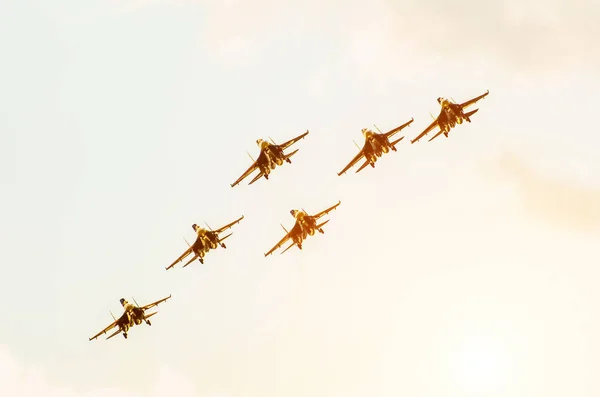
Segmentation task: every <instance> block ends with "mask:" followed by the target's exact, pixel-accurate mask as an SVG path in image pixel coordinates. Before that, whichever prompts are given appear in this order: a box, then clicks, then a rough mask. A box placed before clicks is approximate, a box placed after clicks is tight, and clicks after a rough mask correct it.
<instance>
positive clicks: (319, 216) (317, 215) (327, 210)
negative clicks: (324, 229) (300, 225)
mask: <svg viewBox="0 0 600 397" xmlns="http://www.w3.org/2000/svg"><path fill="white" fill-rule="evenodd" d="M340 204H342V202H341V201H338V202H337V204H336V205H334V206H331V207H329V208H327V209H326V210H324V211H321V212H319V213H317V214H314V215H312V216H311V218H314V219H319V218H321V217H322V216H325V215H327V214H328V213H330V212H331V211H333V210H334V209H336V208H337V207H338V206H339V205H340Z"/></svg>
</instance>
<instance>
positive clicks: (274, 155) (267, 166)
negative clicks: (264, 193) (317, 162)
mask: <svg viewBox="0 0 600 397" xmlns="http://www.w3.org/2000/svg"><path fill="white" fill-rule="evenodd" d="M306 135H308V130H306V132H305V133H304V134H302V135H299V136H297V137H295V138H294V139H290V140H289V141H287V142H284V143H282V144H280V145H277V144H276V143H275V141H273V139H271V138H269V139H271V143H269V142H267V141H264V140H262V139H257V140H256V144H257V145H258V147H259V148H260V154H259V155H258V158H257V159H256V160H254V159H253V158H252V156H250V154H249V153H248V156H250V159H252V161H253V163H252V165H251V166H250V168H248V169H247V170H246V172H244V173H243V174H242V176H240V177H239V178H238V180H237V181H235V182H233V183H232V184H231V187H234V186H236V185H237V184H239V183H240V182H241V181H242V180H244V179H245V178H247V177H248V176H249V175H250V174H252V173H253V172H254V170H257V169H258V170H259V172H258V174H257V175H256V176H255V177H254V179H252V181H250V183H249V184H248V185H252V184H253V183H254V182H256V181H257V180H259V179H260V178H261V177H263V176H264V177H265V179H267V180H268V179H269V175H270V174H271V171H272V170H274V169H275V167H277V166H280V165H283V163H284V162H287V163H289V164H291V163H292V160H291V159H290V157H292V156H293V155H294V154H296V153H297V152H298V150H299V149H296V150H294V151H293V152H290V153H288V154H286V153H284V150H285V149H287V148H288V147H290V146H292V145H293V144H294V143H296V142H298V141H299V140H300V139H302V138H304V137H305V136H306Z"/></svg>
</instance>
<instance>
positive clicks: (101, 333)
mask: <svg viewBox="0 0 600 397" xmlns="http://www.w3.org/2000/svg"><path fill="white" fill-rule="evenodd" d="M123 316H125V313H123V315H122V316H121V317H120V318H119V319H117V320H115V321H114V322H113V323H112V324H110V325H109V326H108V327H106V328H104V329H103V330H102V331H100V332H98V333H97V334H96V335H94V336H92V337H91V338H90V340H94V339H96V338H98V337H99V336H100V335H103V334H106V333H107V332H108V331H110V330H111V329H113V328H114V327H116V326H118V325H119V321H121V320H122V319H123ZM120 331H121V330H120V329H119V330H117V332H115V333H114V334H112V335H110V336H109V337H108V338H107V339H109V338H112V337H113V336H115V335H116V334H118V333H119V332H120Z"/></svg>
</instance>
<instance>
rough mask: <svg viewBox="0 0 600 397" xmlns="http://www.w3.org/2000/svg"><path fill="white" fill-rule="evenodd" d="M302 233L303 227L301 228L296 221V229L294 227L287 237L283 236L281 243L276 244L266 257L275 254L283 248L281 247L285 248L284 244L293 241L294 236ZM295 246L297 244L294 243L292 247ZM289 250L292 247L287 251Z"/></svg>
mask: <svg viewBox="0 0 600 397" xmlns="http://www.w3.org/2000/svg"><path fill="white" fill-rule="evenodd" d="M300 233H302V227H301V226H300V223H299V222H298V221H296V223H295V224H294V227H292V229H291V230H290V231H289V232H287V233H286V235H285V236H283V238H282V239H281V240H279V242H278V243H277V244H275V246H274V247H273V248H271V249H270V250H269V252H267V253H266V254H265V256H269V255H271V254H272V253H273V252H275V250H277V249H279V248H281V246H283V244H285V243H286V241H288V240H289V239H291V238H292V237H293V236H294V235H297V234H300ZM293 245H295V242H294V244H292V246H293ZM289 248H290V247H288V248H287V249H286V251H287V250H288V249H289ZM284 252H285V251H284ZM282 253H283V252H282Z"/></svg>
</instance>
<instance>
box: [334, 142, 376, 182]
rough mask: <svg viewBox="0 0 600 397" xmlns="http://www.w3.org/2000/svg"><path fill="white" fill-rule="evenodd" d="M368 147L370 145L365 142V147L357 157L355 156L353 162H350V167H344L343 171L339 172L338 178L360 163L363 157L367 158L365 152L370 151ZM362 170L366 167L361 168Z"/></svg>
mask: <svg viewBox="0 0 600 397" xmlns="http://www.w3.org/2000/svg"><path fill="white" fill-rule="evenodd" d="M368 145H369V143H368V142H367V141H366V140H365V144H364V145H363V147H362V149H360V151H359V152H358V153H357V154H356V156H354V158H353V159H352V160H350V162H349V163H348V165H347V166H346V167H344V169H343V170H341V171H340V172H338V176H341V175H342V174H344V173H346V171H348V170H349V169H350V168H352V167H354V165H355V164H356V163H358V162H359V161H360V159H362V158H363V157H365V150H367V149H368ZM369 147H370V146H369ZM367 163H368V161H367ZM362 168H364V167H361V169H362ZM357 172H358V171H357Z"/></svg>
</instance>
